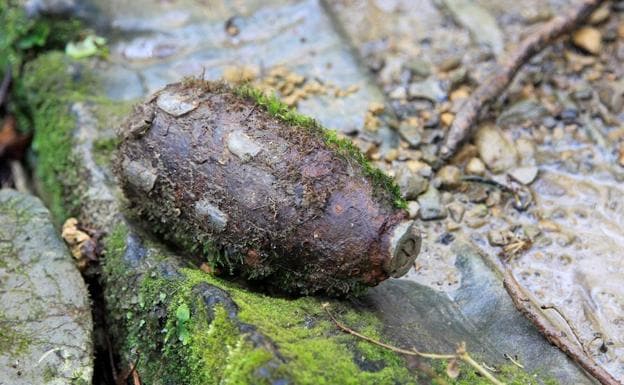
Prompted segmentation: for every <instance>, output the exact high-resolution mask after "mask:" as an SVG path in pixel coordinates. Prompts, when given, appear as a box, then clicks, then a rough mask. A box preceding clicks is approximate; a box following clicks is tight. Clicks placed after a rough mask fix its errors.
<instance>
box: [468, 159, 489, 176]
mask: <svg viewBox="0 0 624 385" xmlns="http://www.w3.org/2000/svg"><path fill="white" fill-rule="evenodd" d="M466 174H471V175H483V174H485V164H484V163H483V161H482V160H481V159H479V158H472V159H470V160H469V161H468V164H467V165H466Z"/></svg>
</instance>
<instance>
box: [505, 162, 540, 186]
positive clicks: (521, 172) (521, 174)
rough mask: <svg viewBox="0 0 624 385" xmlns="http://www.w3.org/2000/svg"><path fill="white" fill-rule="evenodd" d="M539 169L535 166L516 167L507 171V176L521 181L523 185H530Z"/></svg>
mask: <svg viewBox="0 0 624 385" xmlns="http://www.w3.org/2000/svg"><path fill="white" fill-rule="evenodd" d="M538 172H539V169H538V168H537V167H535V166H529V167H518V168H515V169H513V170H511V171H510V172H509V176H511V177H512V178H513V179H514V180H515V181H517V182H519V183H522V184H523V185H530V184H531V183H533V181H534V180H535V178H537V174H538Z"/></svg>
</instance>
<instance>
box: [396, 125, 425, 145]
mask: <svg viewBox="0 0 624 385" xmlns="http://www.w3.org/2000/svg"><path fill="white" fill-rule="evenodd" d="M399 134H400V135H401V138H403V140H405V141H406V142H407V143H409V144H410V146H412V147H418V145H419V144H420V143H421V142H422V131H421V129H420V127H418V126H416V125H414V124H410V123H408V122H406V121H404V122H401V125H399Z"/></svg>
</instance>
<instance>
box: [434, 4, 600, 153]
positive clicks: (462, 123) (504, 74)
mask: <svg viewBox="0 0 624 385" xmlns="http://www.w3.org/2000/svg"><path fill="white" fill-rule="evenodd" d="M603 2H604V0H582V1H581V2H580V3H579V5H578V6H577V7H575V8H573V9H572V10H571V11H570V12H569V13H566V14H563V15H559V16H556V17H554V18H553V19H552V20H550V21H549V22H547V23H545V24H544V25H542V26H541V27H540V28H539V29H538V30H537V31H535V32H534V33H532V34H531V35H529V36H527V37H526V38H525V39H524V40H522V42H520V45H519V46H518V47H517V48H516V49H515V50H514V51H512V52H511V53H510V54H509V55H508V56H507V57H506V59H505V60H503V61H502V62H501V63H499V65H498V66H497V68H496V69H495V70H494V73H493V74H492V76H490V77H489V78H487V79H485V80H484V81H483V82H481V85H480V86H479V87H477V89H476V90H475V91H474V92H473V93H472V95H470V98H469V99H468V100H466V102H465V103H464V104H463V105H462V106H461V108H460V110H459V112H458V113H457V115H456V116H455V120H454V121H453V124H452V125H451V128H450V129H449V132H448V134H447V136H446V140H445V142H444V145H443V146H442V148H441V149H440V156H441V157H442V158H443V159H449V158H450V157H451V156H452V155H453V154H454V153H455V151H456V150H457V148H458V147H459V145H460V144H461V143H462V142H464V141H465V140H467V139H468V138H469V137H470V136H471V135H472V132H473V131H474V128H475V126H476V123H477V120H478V119H479V114H480V112H481V111H482V110H483V109H484V108H485V107H486V106H487V105H489V104H490V103H492V102H493V101H495V100H496V99H497V98H498V97H499V96H500V95H501V94H502V93H503V91H505V89H507V86H508V85H509V83H511V81H512V80H513V78H514V76H515V75H516V73H517V72H518V70H520V68H521V67H522V66H523V65H524V63H526V62H528V61H529V60H530V59H531V58H532V57H533V56H535V55H536V54H538V53H539V52H541V51H542V50H543V49H544V48H546V47H547V46H548V45H550V44H552V43H553V41H555V40H556V39H557V38H559V37H560V36H562V35H564V34H566V33H568V32H571V31H573V30H575V29H576V28H578V27H579V25H580V24H582V23H583V22H584V20H585V19H586V18H588V17H589V16H590V15H591V13H592V12H593V11H594V10H595V9H596V8H598V7H599V6H600V5H601V4H602V3H603Z"/></svg>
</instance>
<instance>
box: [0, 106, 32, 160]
mask: <svg viewBox="0 0 624 385" xmlns="http://www.w3.org/2000/svg"><path fill="white" fill-rule="evenodd" d="M30 140H31V135H24V134H21V133H19V132H18V131H17V121H16V120H15V117H13V116H12V115H8V116H7V117H6V118H5V119H4V122H3V123H2V128H1V129H0V159H4V158H6V159H12V160H20V159H22V158H23V157H24V154H25V153H26V149H27V148H28V146H29V145H30Z"/></svg>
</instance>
